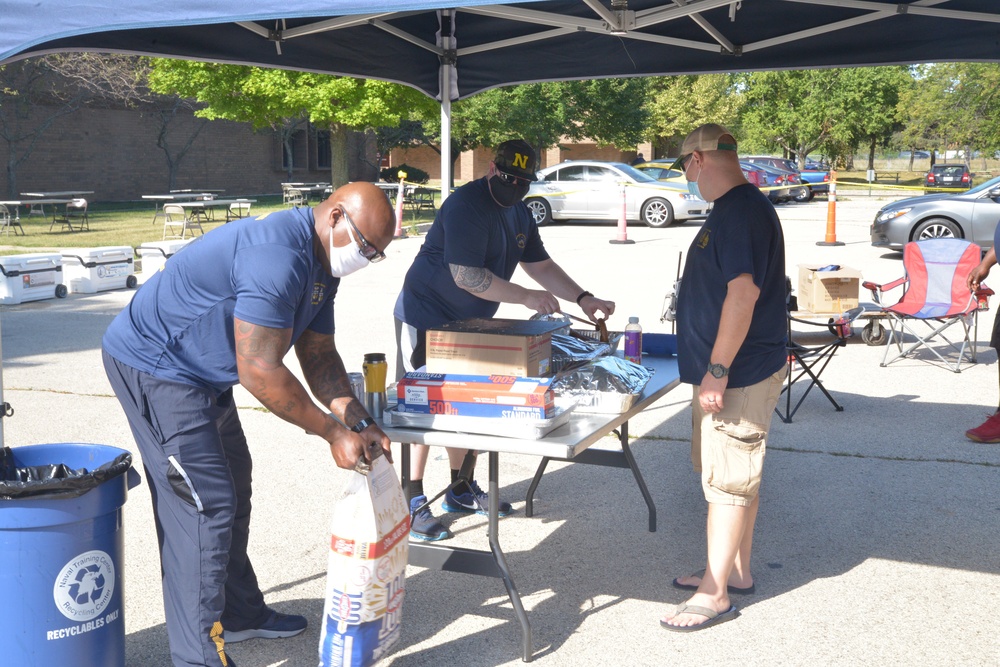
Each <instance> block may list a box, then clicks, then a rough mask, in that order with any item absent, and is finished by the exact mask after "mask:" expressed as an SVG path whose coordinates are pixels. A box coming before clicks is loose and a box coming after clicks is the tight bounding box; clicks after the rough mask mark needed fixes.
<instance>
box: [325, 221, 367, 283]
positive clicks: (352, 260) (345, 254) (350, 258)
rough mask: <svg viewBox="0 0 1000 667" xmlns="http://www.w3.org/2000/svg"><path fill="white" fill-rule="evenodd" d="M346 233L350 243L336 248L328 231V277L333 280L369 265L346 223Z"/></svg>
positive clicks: (331, 232)
mask: <svg viewBox="0 0 1000 667" xmlns="http://www.w3.org/2000/svg"><path fill="white" fill-rule="evenodd" d="M345 222H346V220H345ZM347 233H348V234H349V235H350V237H351V242H350V243H348V244H347V245H345V246H343V247H340V248H338V247H336V246H334V245H333V230H332V229H331V230H330V275H332V276H333V277H334V278H343V277H344V276H349V275H351V274H352V273H354V272H355V271H360V270H361V269H363V268H365V267H366V266H368V264H369V262H368V260H367V259H365V257H364V255H362V254H361V248H359V247H358V241H357V239H355V238H354V230H352V229H351V223H349V222H348V223H347Z"/></svg>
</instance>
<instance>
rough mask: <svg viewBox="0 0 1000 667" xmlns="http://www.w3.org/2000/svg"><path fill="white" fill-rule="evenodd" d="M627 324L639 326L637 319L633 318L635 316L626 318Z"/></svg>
mask: <svg viewBox="0 0 1000 667" xmlns="http://www.w3.org/2000/svg"><path fill="white" fill-rule="evenodd" d="M628 323H629V324H639V318H638V317H635V316H632V317H630V318H628Z"/></svg>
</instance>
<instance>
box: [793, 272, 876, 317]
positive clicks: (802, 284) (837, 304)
mask: <svg viewBox="0 0 1000 667" xmlns="http://www.w3.org/2000/svg"><path fill="white" fill-rule="evenodd" d="M819 268H821V267H818V266H806V265H805V264H800V265H799V293H798V295H797V298H798V301H799V310H808V311H809V312H812V313H831V314H836V315H839V314H840V313H843V312H844V311H845V310H850V309H851V308H856V307H857V305H858V294H859V291H860V289H861V272H860V271H858V270H856V269H851V268H848V267H846V266H844V267H841V268H840V269H839V270H837V271H818V270H817V269H819Z"/></svg>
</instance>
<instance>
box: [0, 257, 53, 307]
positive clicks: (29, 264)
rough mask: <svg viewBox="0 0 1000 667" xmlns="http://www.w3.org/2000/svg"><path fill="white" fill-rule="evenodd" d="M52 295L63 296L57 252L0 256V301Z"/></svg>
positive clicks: (27, 299) (22, 301)
mask: <svg viewBox="0 0 1000 667" xmlns="http://www.w3.org/2000/svg"><path fill="white" fill-rule="evenodd" d="M56 296H66V288H65V286H64V285H63V265H62V257H60V256H59V253H48V252H36V253H30V254H27V255H7V256H6V257H0V304H4V305H11V304H19V303H25V302H27V301H39V300H41V299H51V298H54V297H56Z"/></svg>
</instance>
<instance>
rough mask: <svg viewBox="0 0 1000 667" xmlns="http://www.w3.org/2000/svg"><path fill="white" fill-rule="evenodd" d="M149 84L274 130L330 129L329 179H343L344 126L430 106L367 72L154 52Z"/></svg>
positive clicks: (374, 123) (214, 113)
mask: <svg viewBox="0 0 1000 667" xmlns="http://www.w3.org/2000/svg"><path fill="white" fill-rule="evenodd" d="M149 82H150V87H151V88H152V89H153V90H156V91H158V92H161V93H176V94H178V95H182V96H184V97H191V98H194V99H197V100H198V101H199V102H201V103H203V104H205V105H206V106H205V108H204V109H201V110H199V111H198V112H197V114H198V115H200V116H202V117H204V118H209V119H217V118H225V119H227V120H233V121H239V122H247V123H250V124H252V125H253V127H254V128H255V129H263V128H267V127H270V128H272V129H274V130H275V131H278V132H280V131H281V129H282V128H288V127H290V126H292V125H294V123H295V122H296V121H298V120H299V119H301V118H303V117H305V118H308V119H309V121H310V122H311V123H313V125H316V126H318V127H323V128H327V129H329V131H330V152H331V155H330V158H331V159H330V163H331V176H330V179H331V183H332V184H333V185H334V186H338V185H342V184H344V183H346V182H347V181H348V174H347V132H348V131H349V130H366V129H370V128H375V127H379V126H387V125H398V124H399V122H400V120H401V119H403V118H404V117H405V115H406V114H407V113H409V111H410V110H412V109H416V108H420V107H423V108H429V107H431V106H434V103H433V101H432V100H429V99H428V98H427V97H426V96H424V95H423V94H421V93H418V92H417V91H416V90H414V89H412V88H408V87H405V86H401V85H398V84H394V83H387V82H385V81H376V80H373V79H354V78H350V77H337V76H329V75H325V74H315V73H312V72H293V71H286V70H277V69H264V68H260V67H246V66H241V65H222V64H218V63H200V62H193V61H182V60H163V59H156V60H155V61H154V65H153V68H152V71H151V72H150V76H149Z"/></svg>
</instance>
